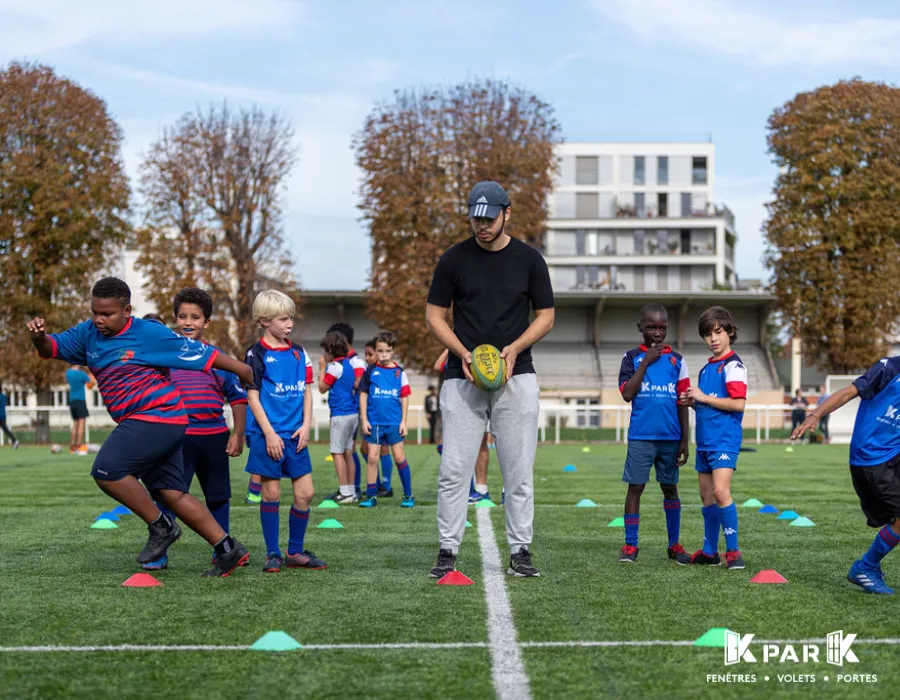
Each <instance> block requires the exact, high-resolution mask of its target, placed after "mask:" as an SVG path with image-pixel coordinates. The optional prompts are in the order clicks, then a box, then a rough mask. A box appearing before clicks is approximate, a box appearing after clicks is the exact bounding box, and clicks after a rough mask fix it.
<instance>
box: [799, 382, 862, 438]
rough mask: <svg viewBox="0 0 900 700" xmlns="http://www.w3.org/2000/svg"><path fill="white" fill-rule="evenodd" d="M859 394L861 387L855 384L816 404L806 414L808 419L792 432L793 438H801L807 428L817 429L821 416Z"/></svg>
mask: <svg viewBox="0 0 900 700" xmlns="http://www.w3.org/2000/svg"><path fill="white" fill-rule="evenodd" d="M857 396H859V389H857V388H856V385H855V384H851V385H850V386H846V387H844V388H843V389H840V390H839V391H836V392H834V393H833V394H832V395H831V396H829V397H828V398H827V399H825V402H824V403H823V404H822V405H821V406H816V408H815V409H814V410H812V411H809V412H808V413H807V414H806V419H805V420H804V421H803V422H802V423H801V424H800V425H798V426H797V427H796V428H795V429H794V432H793V433H791V440H799V439H800V438H802V437H803V433H805V432H806V431H807V430H816V429H817V428H818V427H819V419H820V418H822V417H823V416H827V415H828V414H829V413H832V412H834V411H836V410H838V409H839V408H840V407H841V406H843V405H844V404H846V403H848V402H850V401H853V399H855V398H856V397H857Z"/></svg>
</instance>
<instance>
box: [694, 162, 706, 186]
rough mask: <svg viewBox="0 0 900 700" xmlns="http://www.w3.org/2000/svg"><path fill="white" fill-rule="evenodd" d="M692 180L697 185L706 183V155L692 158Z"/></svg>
mask: <svg viewBox="0 0 900 700" xmlns="http://www.w3.org/2000/svg"><path fill="white" fill-rule="evenodd" d="M691 182H693V183H694V184H695V185H705V184H706V156H694V158H693V159H692V167H691Z"/></svg>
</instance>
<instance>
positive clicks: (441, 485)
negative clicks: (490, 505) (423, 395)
mask: <svg viewBox="0 0 900 700" xmlns="http://www.w3.org/2000/svg"><path fill="white" fill-rule="evenodd" d="M539 393H540V392H539V389H538V383H537V377H536V376H535V375H534V374H519V375H516V376H514V377H512V378H510V380H509V381H508V382H507V383H506V385H505V386H504V387H503V388H502V389H500V390H499V391H494V392H489V391H482V390H481V389H479V388H478V387H476V386H475V385H473V384H472V383H471V382H468V381H466V380H465V379H448V380H446V381H445V382H444V386H443V388H442V389H441V417H442V418H443V421H444V447H443V454H442V456H441V470H440V474H439V476H438V508H437V514H438V533H439V536H440V546H441V549H449V550H450V551H452V552H453V553H454V554H456V553H457V552H458V551H459V545H460V543H461V542H462V538H463V533H464V532H465V530H466V510H467V508H468V501H469V480H470V479H471V478H472V474H473V473H474V471H475V460H476V459H477V457H478V448H479V446H480V445H481V438H482V437H483V436H484V430H485V427H484V426H485V421H487V420H490V421H491V432H492V433H493V434H494V441H495V443H496V447H497V461H498V462H499V463H500V473H501V474H502V475H503V484H504V487H505V488H506V538H507V540H508V542H509V547H510V550H511V551H512V552H514V553H515V552H518V551H519V548H520V547H523V546H525V547H530V546H531V540H532V535H533V534H534V457H535V453H536V451H537V430H538V411H539V409H540V401H539Z"/></svg>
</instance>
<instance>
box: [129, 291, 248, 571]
mask: <svg viewBox="0 0 900 700" xmlns="http://www.w3.org/2000/svg"><path fill="white" fill-rule="evenodd" d="M172 310H173V312H174V314H175V328H176V330H177V332H178V333H180V334H181V335H183V336H184V337H185V338H190V339H192V340H196V341H198V342H201V343H204V344H205V345H206V342H205V341H204V340H203V332H204V331H205V330H206V329H207V328H209V324H210V319H211V317H212V312H213V301H212V298H211V297H210V296H209V294H207V293H206V292H204V291H203V290H202V289H197V288H196V287H188V288H186V289H182V290H181V291H180V292H178V294H176V295H175V299H174V301H173V302H172ZM145 318H146V317H145ZM160 322H161V321H160ZM170 378H171V380H172V383H173V384H174V385H175V386H177V387H178V390H179V391H180V392H181V397H182V400H183V401H184V405H185V408H186V409H187V414H188V427H187V430H186V431H185V433H184V439H183V440H182V442H181V450H182V459H183V461H184V483H185V487H186V488H188V489H190V487H191V481H193V479H194V474H196V475H197V480H198V481H199V482H200V488H201V489H202V490H203V496H204V498H205V499H206V507H207V508H209V512H210V513H212V516H213V517H214V518H215V519H216V522H217V523H219V525H221V526H222V529H223V530H225V531H226V532H227V531H228V527H229V520H230V517H229V516H230V510H231V508H230V501H231V479H230V476H229V463H228V458H229V457H239V456H240V454H241V452H243V449H244V427H245V425H246V422H247V393H246V392H245V391H244V387H242V386H241V382H240V380H239V379H238V377H237V375H235V374H232V373H231V372H223V371H222V370H218V369H214V370H213V371H212V372H198V371H197V370H190V369H173V370H172V371H171V373H170ZM225 401H228V403H229V404H230V405H231V411H232V415H233V417H234V433H233V434H231V435H229V432H228V425H227V423H226V422H225V416H224V414H223V411H222V409H223V407H224V405H225ZM213 557H214V558H215V555H213ZM168 563H169V559H168V556H167V555H163V557H162V558H161V559H159V560H157V561H152V562H148V563H147V564H144V565H143V567H142V568H143V569H145V570H147V571H154V570H157V569H165V568H166V566H168Z"/></svg>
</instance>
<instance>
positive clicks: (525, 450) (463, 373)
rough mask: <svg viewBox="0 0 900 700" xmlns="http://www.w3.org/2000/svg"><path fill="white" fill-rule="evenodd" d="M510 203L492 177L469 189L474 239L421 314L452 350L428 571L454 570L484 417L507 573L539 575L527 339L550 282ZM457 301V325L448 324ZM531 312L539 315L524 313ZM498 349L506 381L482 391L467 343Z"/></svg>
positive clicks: (536, 332) (543, 330)
mask: <svg viewBox="0 0 900 700" xmlns="http://www.w3.org/2000/svg"><path fill="white" fill-rule="evenodd" d="M509 220H510V201H509V197H508V196H507V194H506V191H505V190H504V189H503V188H502V187H501V186H500V185H499V184H497V183H496V182H492V181H485V182H479V183H478V184H477V185H475V187H474V188H473V189H472V191H471V193H470V194H469V224H470V226H471V228H472V232H473V233H474V236H473V237H472V238H469V239H467V240H465V241H463V242H462V243H459V244H457V245H455V246H453V247H452V248H450V250H448V251H447V252H446V253H444V255H443V256H442V257H441V259H440V260H439V261H438V264H437V267H436V268H435V270H434V278H433V280H432V282H431V289H430V290H429V292H428V304H427V306H426V309H425V320H426V322H427V324H428V328H429V330H430V331H431V332H432V333H433V334H434V335H435V337H436V338H437V339H438V341H440V343H441V345H443V346H444V347H446V348H448V349H449V350H450V357H449V359H448V361H447V369H446V373H445V381H444V385H443V387H442V389H441V397H440V404H441V419H442V421H443V426H444V433H443V443H444V448H443V454H442V458H441V470H440V477H439V478H438V532H439V537H440V551H439V552H438V559H437V564H435V566H434V568H433V569H432V570H431V572H430V573H431V575H432V576H434V577H437V578H439V577H441V576H444V575H445V574H447V573H449V572H451V571H453V570H454V569H455V568H456V556H457V553H458V551H459V546H460V544H461V542H462V538H463V533H464V532H465V526H466V508H467V501H468V484H469V479H470V477H471V476H472V468H473V465H474V464H475V460H476V458H477V457H478V448H479V445H480V442H481V437H482V435H483V433H484V426H485V423H486V422H487V420H490V421H491V432H492V433H493V434H494V439H495V442H496V446H497V461H498V462H499V464H500V471H501V473H502V474H503V483H504V486H505V489H506V536H507V540H508V542H509V547H510V554H511V556H510V562H509V569H508V570H507V573H508V574H510V575H514V576H539V575H540V572H539V571H538V569H537V568H536V567H535V566H534V563H533V562H532V559H531V552H530V550H529V548H530V547H531V542H532V536H533V533H534V458H535V452H536V450H537V430H538V411H539V400H538V398H539V390H538V384H537V377H536V376H535V373H534V364H533V362H532V360H531V346H532V345H534V344H535V343H536V342H538V341H539V340H540V339H541V338H543V337H544V336H545V335H547V333H549V332H550V329H551V328H553V320H554V309H553V289H552V288H551V286H550V274H549V272H548V271H547V263H546V262H545V261H544V258H543V256H542V255H541V254H540V253H539V252H538V251H537V250H535V249H534V248H532V247H531V246H529V245H527V244H526V243H523V242H522V241H519V240H517V239H515V238H511V237H510V236H509V234H508V233H506V230H505V229H506V225H507V224H508V223H509ZM451 305H452V307H453V328H451V327H450V324H449V322H448V317H449V312H450V307H451ZM532 309H533V310H534V314H535V318H534V320H533V321H531V320H530V317H529V314H530V311H531V310H532ZM484 343H489V344H491V345H494V346H495V347H497V348H500V350H501V355H502V356H503V358H504V359H505V360H506V368H507V382H506V384H505V385H504V386H503V388H501V389H500V390H499V391H495V392H487V391H483V390H481V389H479V388H478V387H476V386H475V384H474V383H473V382H472V373H471V369H470V365H471V364H472V350H473V349H474V348H475V347H476V346H478V345H482V344H484Z"/></svg>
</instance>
